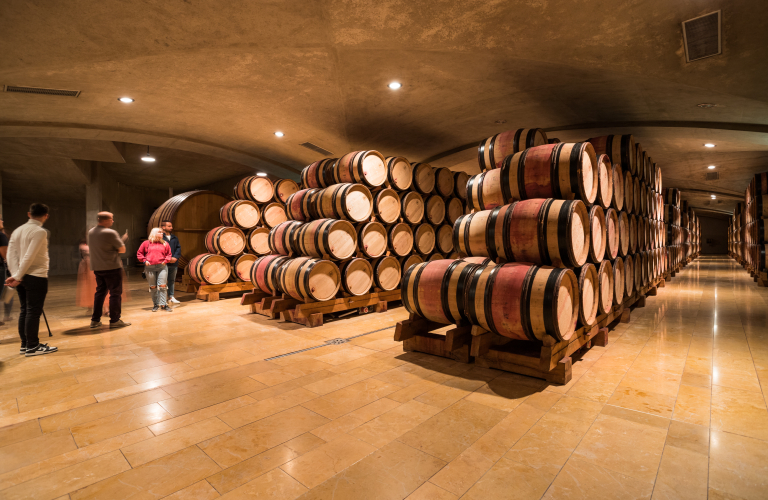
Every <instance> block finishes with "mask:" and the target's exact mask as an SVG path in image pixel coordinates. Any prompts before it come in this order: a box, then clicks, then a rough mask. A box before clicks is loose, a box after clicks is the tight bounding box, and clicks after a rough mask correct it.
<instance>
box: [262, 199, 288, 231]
mask: <svg viewBox="0 0 768 500" xmlns="http://www.w3.org/2000/svg"><path fill="white" fill-rule="evenodd" d="M287 220H288V215H287V214H286V213H285V205H283V204H282V203H277V202H273V203H270V204H268V205H266V206H264V207H263V208H262V210H261V221H262V224H263V225H264V226H265V227H269V228H273V227H275V226H276V225H278V224H280V223H281V222H285V221H287Z"/></svg>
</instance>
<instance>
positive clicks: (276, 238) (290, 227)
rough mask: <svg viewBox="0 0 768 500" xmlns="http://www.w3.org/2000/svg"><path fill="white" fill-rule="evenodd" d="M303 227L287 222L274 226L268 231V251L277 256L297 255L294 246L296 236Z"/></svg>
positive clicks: (294, 222) (293, 221) (295, 222)
mask: <svg viewBox="0 0 768 500" xmlns="http://www.w3.org/2000/svg"><path fill="white" fill-rule="evenodd" d="M303 226H304V224H302V223H301V222H297V221H295V220H287V221H285V222H281V223H280V224H278V225H276V226H275V227H273V228H272V229H271V230H270V231H269V249H270V251H271V252H272V253H274V254H278V255H291V254H294V253H299V252H300V250H299V248H298V247H297V246H295V245H296V235H297V234H298V233H299V231H300V230H301V228H302V227H303Z"/></svg>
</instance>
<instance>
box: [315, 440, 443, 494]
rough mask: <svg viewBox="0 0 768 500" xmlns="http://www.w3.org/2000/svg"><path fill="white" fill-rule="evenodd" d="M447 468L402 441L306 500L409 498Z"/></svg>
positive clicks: (322, 487) (317, 489)
mask: <svg viewBox="0 0 768 500" xmlns="http://www.w3.org/2000/svg"><path fill="white" fill-rule="evenodd" d="M443 466H445V462H443V461H442V460H439V459H437V458H435V457H432V456H429V455H427V454H426V453H423V452H420V451H418V450H415V449H413V448H411V447H409V446H406V445H405V444H403V443H400V442H398V441H393V442H391V443H389V444H388V445H387V446H385V447H384V448H381V449H380V450H378V451H376V452H374V453H372V454H371V455H368V456H367V457H366V458H364V459H363V460H361V461H359V462H357V463H356V464H354V465H353V466H351V467H349V468H347V469H346V470H344V471H343V472H341V473H339V474H337V475H335V476H334V477H332V478H331V479H329V480H328V481H326V482H324V483H323V484H321V485H320V486H318V487H316V488H313V489H312V490H310V491H309V492H308V493H306V494H305V495H304V496H302V497H301V498H302V500H313V499H317V500H320V499H328V498H336V499H339V500H341V499H357V498H371V496H370V495H371V493H372V492H375V494H376V497H375V498H376V499H377V500H398V499H402V498H405V497H407V496H408V495H410V494H411V493H412V492H413V491H415V490H416V489H417V488H418V487H419V486H421V485H422V484H423V483H424V482H426V481H427V480H428V479H429V478H430V477H432V476H433V475H434V474H435V472H437V471H438V470H440V469H441V468H442V467H443Z"/></svg>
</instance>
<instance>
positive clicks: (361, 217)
mask: <svg viewBox="0 0 768 500" xmlns="http://www.w3.org/2000/svg"><path fill="white" fill-rule="evenodd" d="M457 177H458V182H457ZM466 177H467V176H466V174H464V173H463V172H460V173H458V174H454V172H451V171H450V170H447V169H439V168H438V169H435V168H432V166H430V165H429V164H426V163H411V162H409V161H408V160H407V159H405V158H403V157H385V156H384V155H382V154H381V153H379V152H378V151H373V150H367V151H354V152H351V153H349V154H346V155H344V156H342V157H341V158H326V159H323V160H319V161H316V162H313V163H312V164H310V165H308V166H307V167H305V168H304V169H303V170H302V174H301V188H302V189H299V190H297V191H296V192H295V193H294V194H292V195H291V196H290V197H288V199H287V200H286V215H287V218H288V220H287V221H285V222H283V223H281V224H278V225H277V226H275V227H273V228H272V229H271V230H270V234H269V247H270V251H271V253H272V255H271V256H269V257H265V258H264V259H260V262H259V263H257V265H256V266H254V268H253V279H252V281H253V283H254V284H255V285H256V286H257V287H259V288H260V289H262V290H264V291H266V292H283V293H288V294H290V295H292V296H295V295H294V294H293V293H292V291H290V290H286V288H287V287H291V286H293V285H292V284H291V283H288V281H289V280H288V279H287V278H286V277H285V275H284V274H283V275H282V281H281V279H280V278H278V274H279V273H280V272H282V271H279V270H280V269H283V268H286V269H287V267H286V266H289V265H291V264H290V263H291V262H293V261H295V260H296V259H308V260H307V261H306V262H307V264H306V266H309V265H311V264H310V263H309V262H310V261H312V262H323V265H324V266H325V267H326V268H327V269H330V268H331V267H332V266H333V267H335V268H336V269H337V272H335V273H333V274H334V276H338V279H336V278H334V279H335V280H336V282H337V283H338V285H339V286H338V287H337V290H341V291H342V292H344V293H345V294H347V295H364V294H366V293H369V292H370V291H371V290H372V289H374V288H375V289H378V290H383V291H387V290H394V289H397V288H399V287H400V281H401V277H402V273H403V270H404V269H407V268H408V267H409V266H410V265H412V264H415V263H419V262H423V261H425V260H430V259H442V258H444V257H445V255H450V254H451V253H452V252H453V240H452V238H451V227H452V226H451V223H452V222H453V221H454V220H455V219H456V218H457V217H459V216H460V215H462V214H463V213H464V207H465V203H464V201H463V198H464V197H465V196H466V194H465V193H464V191H463V187H464V186H466ZM261 261H263V262H261ZM269 273H273V274H274V275H275V277H276V279H274V280H271V279H268V278H267V277H266V276H267V275H269ZM294 275H295V273H294V274H290V276H294ZM283 282H284V283H283ZM305 288H306V287H305ZM307 290H308V291H307ZM333 293H334V294H335V291H334V292H333ZM299 295H301V297H296V298H302V299H313V300H326V298H322V297H320V296H318V295H317V293H316V292H315V291H313V289H312V287H308V288H306V290H300V291H299ZM328 298H330V297H328Z"/></svg>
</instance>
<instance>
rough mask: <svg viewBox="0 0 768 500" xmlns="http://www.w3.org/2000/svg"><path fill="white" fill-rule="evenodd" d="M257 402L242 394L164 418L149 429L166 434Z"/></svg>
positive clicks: (154, 432) (157, 434)
mask: <svg viewBox="0 0 768 500" xmlns="http://www.w3.org/2000/svg"><path fill="white" fill-rule="evenodd" d="M255 402H256V400H255V399H253V398H251V397H249V396H240V397H239V398H235V399H230V400H229V401H224V402H223V403H219V404H217V405H213V406H209V407H207V408H203V409H201V410H197V411H193V412H192V413H187V414H186V415H182V416H180V417H176V418H169V419H168V420H163V421H162V422H158V423H156V424H152V425H150V426H149V430H151V431H152V433H153V434H154V435H156V436H159V435H161V434H165V433H166V432H170V431H172V430H175V429H180V428H182V427H186V426H188V425H192V424H194V423H195V422H200V421H202V420H206V419H209V418H212V417H216V416H218V415H221V414H222V413H227V412H230V411H232V410H236V409H237V408H240V407H243V406H246V405H250V404H253V403H255Z"/></svg>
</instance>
